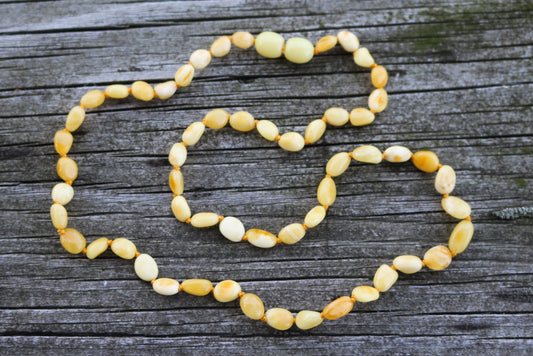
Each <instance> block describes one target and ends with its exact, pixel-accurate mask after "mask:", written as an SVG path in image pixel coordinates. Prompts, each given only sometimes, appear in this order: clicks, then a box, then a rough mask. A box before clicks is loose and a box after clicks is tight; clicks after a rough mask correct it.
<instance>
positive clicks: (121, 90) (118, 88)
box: [105, 84, 130, 99]
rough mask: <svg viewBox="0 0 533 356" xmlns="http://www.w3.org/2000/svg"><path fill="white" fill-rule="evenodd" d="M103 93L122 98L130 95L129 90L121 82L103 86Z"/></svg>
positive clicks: (114, 97)
mask: <svg viewBox="0 0 533 356" xmlns="http://www.w3.org/2000/svg"><path fill="white" fill-rule="evenodd" d="M105 94H106V95H107V96H109V97H110V98H113V99H124V98H126V97H127V96H128V95H130V91H129V89H128V87H127V86H125V85H123V84H113V85H110V86H108V87H107V88H105Z"/></svg>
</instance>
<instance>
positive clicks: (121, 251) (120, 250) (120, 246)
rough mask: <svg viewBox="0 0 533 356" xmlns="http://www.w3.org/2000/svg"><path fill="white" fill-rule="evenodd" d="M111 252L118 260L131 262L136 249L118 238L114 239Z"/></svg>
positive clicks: (131, 244)
mask: <svg viewBox="0 0 533 356" xmlns="http://www.w3.org/2000/svg"><path fill="white" fill-rule="evenodd" d="M111 251H113V252H114V253H115V255H117V256H118V257H120V258H123V259H125V260H131V259H132V258H133V257H135V252H137V247H135V244H134V243H133V242H131V241H130V240H128V239H125V238H124V237H119V238H118V239H114V240H113V242H112V243H111Z"/></svg>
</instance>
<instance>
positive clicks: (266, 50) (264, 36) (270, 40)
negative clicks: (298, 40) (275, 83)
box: [255, 31, 285, 58]
mask: <svg viewBox="0 0 533 356" xmlns="http://www.w3.org/2000/svg"><path fill="white" fill-rule="evenodd" d="M284 43H285V40H284V39H283V36H281V35H280V34H279V33H275V32H270V31H266V32H261V33H260V34H259V35H257V38H256V39H255V50H256V51H257V53H259V54H260V55H261V56H263V57H266V58H279V57H281V54H282V52H283V44H284Z"/></svg>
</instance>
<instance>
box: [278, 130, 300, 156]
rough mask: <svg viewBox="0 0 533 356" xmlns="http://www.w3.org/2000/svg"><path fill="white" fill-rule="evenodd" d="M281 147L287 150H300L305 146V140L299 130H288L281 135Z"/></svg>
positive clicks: (279, 142)
mask: <svg viewBox="0 0 533 356" xmlns="http://www.w3.org/2000/svg"><path fill="white" fill-rule="evenodd" d="M278 144H279V147H281V148H283V149H284V150H285V151H289V152H298V151H300V150H301V149H302V148H304V146H305V140H304V138H303V137H302V135H300V134H299V133H297V132H287V133H284V134H283V135H281V137H280V139H279V141H278Z"/></svg>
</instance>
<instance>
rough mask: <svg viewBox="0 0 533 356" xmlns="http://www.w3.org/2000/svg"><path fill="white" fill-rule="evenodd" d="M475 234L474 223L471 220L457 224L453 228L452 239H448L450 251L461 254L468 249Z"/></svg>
mask: <svg viewBox="0 0 533 356" xmlns="http://www.w3.org/2000/svg"><path fill="white" fill-rule="evenodd" d="M473 235H474V224H472V222H471V221H467V220H463V221H461V222H460V223H459V224H457V225H456V226H455V228H454V229H453V231H452V233H451V235H450V240H449V241H448V247H449V249H450V251H452V252H453V253H455V254H459V253H461V252H463V251H464V250H466V248H467V247H468V245H469V244H470V241H471V240H472V236H473Z"/></svg>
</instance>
